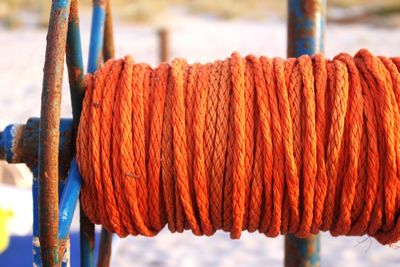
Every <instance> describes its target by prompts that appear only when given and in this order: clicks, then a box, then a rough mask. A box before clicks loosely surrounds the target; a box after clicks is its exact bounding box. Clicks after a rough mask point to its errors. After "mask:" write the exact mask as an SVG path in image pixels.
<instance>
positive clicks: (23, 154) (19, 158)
mask: <svg viewBox="0 0 400 267" xmlns="http://www.w3.org/2000/svg"><path fill="white" fill-rule="evenodd" d="M39 124H40V119H39V118H30V119H29V120H28V121H27V123H26V124H11V125H8V126H7V127H6V128H5V129H4V131H3V134H2V136H1V139H0V146H1V147H2V150H4V151H5V153H4V157H3V158H2V159H4V160H6V161H7V162H8V163H25V164H27V165H28V167H29V168H30V169H31V170H34V169H37V166H38V153H39ZM59 130H60V141H59V148H58V150H59V153H58V155H59V161H60V167H59V177H60V179H61V180H64V179H65V177H66V175H67V172H68V169H69V167H68V166H69V162H71V159H72V153H71V144H72V140H71V135H72V120H71V119H61V120H60V128H59Z"/></svg>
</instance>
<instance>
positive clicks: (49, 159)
mask: <svg viewBox="0 0 400 267" xmlns="http://www.w3.org/2000/svg"><path fill="white" fill-rule="evenodd" d="M69 8H70V1H69V0H54V1H53V3H52V7H51V14H50V22H49V29H48V33H47V46H46V58H45V64H44V77H43V89H42V104H41V113H40V135H39V143H40V150H39V229H40V231H39V233H40V235H39V236H40V237H39V240H40V245H41V258H42V264H43V266H58V265H59V264H60V263H61V259H60V257H59V251H58V249H59V246H58V144H59V134H60V133H59V126H60V112H61V90H62V89H61V88H62V78H63V70H64V55H65V46H66V39H67V29H68V25H67V24H68V15H69Z"/></svg>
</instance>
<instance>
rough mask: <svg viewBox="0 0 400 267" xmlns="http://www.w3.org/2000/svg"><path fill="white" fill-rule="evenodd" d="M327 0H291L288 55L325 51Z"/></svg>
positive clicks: (289, 7) (295, 55) (296, 55)
mask: <svg viewBox="0 0 400 267" xmlns="http://www.w3.org/2000/svg"><path fill="white" fill-rule="evenodd" d="M325 10H326V0H289V5H288V14H289V18H288V44H287V45H288V56H289V57H298V56H301V55H312V54H315V53H320V52H323V51H324V35H325Z"/></svg>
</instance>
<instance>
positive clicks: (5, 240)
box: [0, 208, 14, 254]
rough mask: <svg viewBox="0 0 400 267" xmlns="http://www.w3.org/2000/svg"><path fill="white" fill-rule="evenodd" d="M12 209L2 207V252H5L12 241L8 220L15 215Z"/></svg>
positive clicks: (0, 214)
mask: <svg viewBox="0 0 400 267" xmlns="http://www.w3.org/2000/svg"><path fill="white" fill-rule="evenodd" d="M13 215H14V214H13V212H12V211H11V210H4V209H1V208H0V254H1V253H3V252H4V251H5V250H6V249H7V247H8V244H9V243H10V233H9V229H8V221H9V219H10V218H12V217H13Z"/></svg>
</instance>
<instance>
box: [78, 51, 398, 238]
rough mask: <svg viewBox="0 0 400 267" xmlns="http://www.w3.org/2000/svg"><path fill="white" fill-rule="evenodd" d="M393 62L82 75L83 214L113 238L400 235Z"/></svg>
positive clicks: (234, 62) (237, 60)
mask: <svg viewBox="0 0 400 267" xmlns="http://www.w3.org/2000/svg"><path fill="white" fill-rule="evenodd" d="M399 69H400V58H386V57H375V56H373V55H372V54H371V53H370V52H368V51H367V50H360V51H359V52H358V53H357V54H356V55H355V56H354V57H351V56H349V55H347V54H340V55H338V56H336V57H335V58H334V59H333V60H329V59H325V58H324V57H323V56H322V55H315V56H312V57H309V56H302V57H299V58H289V59H287V60H283V59H280V58H273V59H271V58H267V57H260V58H258V57H255V56H252V55H250V56H247V57H246V58H242V57H240V55H238V54H237V53H234V54H232V56H231V57H230V58H227V59H225V60H223V61H215V62H213V63H208V64H204V65H202V64H193V65H189V64H188V63H186V61H185V60H182V59H176V60H174V61H173V62H172V64H171V65H169V64H167V63H162V64H160V65H159V66H158V67H157V68H154V69H153V68H151V67H150V66H148V65H146V64H136V63H134V62H133V60H132V59H131V58H130V57H125V59H120V60H110V61H108V62H106V63H105V64H104V66H103V67H102V68H100V69H99V70H98V71H97V72H96V73H94V74H93V75H87V76H86V79H85V83H86V84H85V86H86V96H85V99H84V104H83V111H82V116H81V121H80V124H79V132H78V140H77V160H78V164H79V169H80V172H81V174H82V176H83V182H82V206H83V209H84V211H85V213H86V214H87V216H88V217H89V218H90V220H91V221H93V222H94V223H96V224H103V225H104V226H105V227H106V228H107V229H108V230H110V231H112V232H115V233H117V234H118V235H119V236H126V235H128V234H131V235H139V234H140V235H145V236H154V235H156V234H157V233H158V232H159V231H160V230H161V229H162V228H163V227H164V226H165V225H166V224H168V228H169V230H170V231H171V232H182V231H184V230H187V229H190V230H191V231H192V232H193V233H194V234H195V235H207V236H209V235H212V234H213V233H214V232H215V231H216V230H219V229H222V230H224V231H228V232H230V233H231V237H232V238H239V237H240V234H241V232H242V231H243V230H248V231H249V232H254V231H259V232H261V233H263V234H265V235H266V236H270V237H274V236H277V235H278V234H287V233H291V234H295V235H296V236H298V237H307V236H308V235H310V234H316V233H318V232H319V231H320V230H322V231H330V232H331V233H332V235H334V236H337V235H363V234H368V235H369V236H373V237H375V238H376V239H377V240H378V241H379V242H381V243H382V244H391V243H394V242H396V241H398V240H399V239H400V182H399V181H398V179H399V178H398V177H399V174H400V135H399V133H400V112H399V106H400V72H399Z"/></svg>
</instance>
